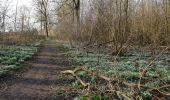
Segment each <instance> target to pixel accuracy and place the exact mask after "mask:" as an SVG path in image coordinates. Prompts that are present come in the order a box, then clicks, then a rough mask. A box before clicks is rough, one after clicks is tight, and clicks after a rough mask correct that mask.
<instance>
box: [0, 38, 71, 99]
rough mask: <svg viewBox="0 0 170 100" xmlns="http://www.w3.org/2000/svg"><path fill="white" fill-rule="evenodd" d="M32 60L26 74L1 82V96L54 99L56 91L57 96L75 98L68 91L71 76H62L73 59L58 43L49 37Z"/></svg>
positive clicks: (5, 97)
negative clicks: (67, 55) (61, 73)
mask: <svg viewBox="0 0 170 100" xmlns="http://www.w3.org/2000/svg"><path fill="white" fill-rule="evenodd" d="M29 64H30V66H31V67H29V69H27V71H25V72H24V73H23V74H22V75H20V74H19V75H16V76H15V78H14V77H13V78H10V79H8V80H7V81H6V82H3V83H1V88H2V89H1V90H0V100H50V99H51V97H52V96H54V95H55V97H56V99H55V100H71V97H69V96H68V95H67V94H66V91H65V90H67V89H69V85H68V84H70V82H71V80H68V79H66V78H61V76H60V71H63V70H67V69H70V67H69V66H70V63H69V61H68V60H67V59H66V58H65V57H64V55H63V52H62V51H61V50H60V49H57V48H56V46H55V44H54V43H52V42H49V41H47V42H46V43H45V44H44V46H43V47H42V49H41V50H40V52H39V53H38V54H37V56H35V58H34V60H33V61H30V62H29ZM2 84H3V87H2ZM64 92H65V93H64Z"/></svg>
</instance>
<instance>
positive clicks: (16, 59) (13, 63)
mask: <svg viewBox="0 0 170 100" xmlns="http://www.w3.org/2000/svg"><path fill="white" fill-rule="evenodd" d="M40 43H41V41H40V42H35V43H31V44H25V45H24V44H21V45H0V77H4V76H6V75H8V74H9V73H11V72H13V71H16V70H18V69H19V68H21V67H22V66H21V64H22V63H23V62H25V61H27V60H29V59H31V58H32V56H33V55H34V54H35V53H36V52H37V51H38V48H39V46H40Z"/></svg>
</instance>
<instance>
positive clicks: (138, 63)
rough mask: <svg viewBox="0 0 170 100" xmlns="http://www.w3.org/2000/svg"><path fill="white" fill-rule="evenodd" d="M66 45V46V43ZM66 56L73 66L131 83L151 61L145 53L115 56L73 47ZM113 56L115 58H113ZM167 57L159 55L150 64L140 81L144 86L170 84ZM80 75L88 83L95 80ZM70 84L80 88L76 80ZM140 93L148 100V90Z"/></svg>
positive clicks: (137, 78) (152, 86) (154, 86)
mask: <svg viewBox="0 0 170 100" xmlns="http://www.w3.org/2000/svg"><path fill="white" fill-rule="evenodd" d="M66 47H67V48H68V46H67V45H66ZM67 56H68V58H69V60H71V61H72V62H73V64H74V65H73V66H76V67H84V68H86V69H88V70H91V71H97V72H99V73H100V74H102V75H105V76H107V77H110V78H112V77H118V78H120V79H122V80H125V81H128V82H131V83H137V82H138V81H139V78H140V72H141V71H142V70H143V69H145V68H146V67H147V66H148V65H149V63H150V62H151V61H153V58H152V57H150V56H146V55H142V56H138V55H133V56H119V57H115V56H111V55H107V54H95V53H89V54H87V53H85V52H82V51H77V50H74V49H70V51H69V52H68V53H67ZM115 58H117V59H116V60H115ZM169 58H170V55H164V56H161V57H159V58H158V59H157V60H155V61H154V62H153V64H151V65H150V70H148V72H147V73H146V74H145V76H144V78H146V80H143V81H142V83H143V84H144V85H145V86H148V87H151V88H156V87H159V86H161V85H163V84H170V62H169V60H168V59H169ZM80 77H81V78H83V79H87V80H86V81H88V82H90V83H91V82H95V80H94V79H93V78H91V79H90V77H88V76H87V75H86V73H82V74H81V75H80ZM150 79H151V80H150ZM72 85H73V86H74V87H76V88H81V86H80V83H79V82H78V81H75V82H74V83H73V84H72ZM127 93H128V89H127ZM141 95H142V96H143V97H144V99H146V100H149V99H148V98H150V97H151V96H152V94H151V93H150V92H148V91H141ZM97 98H98V96H97ZM77 100H86V98H85V97H83V98H82V97H80V98H79V99H77ZM93 100H100V99H93Z"/></svg>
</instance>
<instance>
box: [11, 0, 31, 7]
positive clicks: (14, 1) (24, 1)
mask: <svg viewBox="0 0 170 100" xmlns="http://www.w3.org/2000/svg"><path fill="white" fill-rule="evenodd" d="M12 4H13V5H16V4H17V0H12ZM22 5H26V6H31V5H32V0H18V6H22Z"/></svg>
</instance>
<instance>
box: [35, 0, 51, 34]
mask: <svg viewBox="0 0 170 100" xmlns="http://www.w3.org/2000/svg"><path fill="white" fill-rule="evenodd" d="M34 3H35V6H36V11H37V13H38V14H39V16H40V18H39V20H40V22H41V27H42V23H43V24H44V29H45V32H46V36H47V37H48V36H49V29H48V25H49V0H34Z"/></svg>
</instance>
